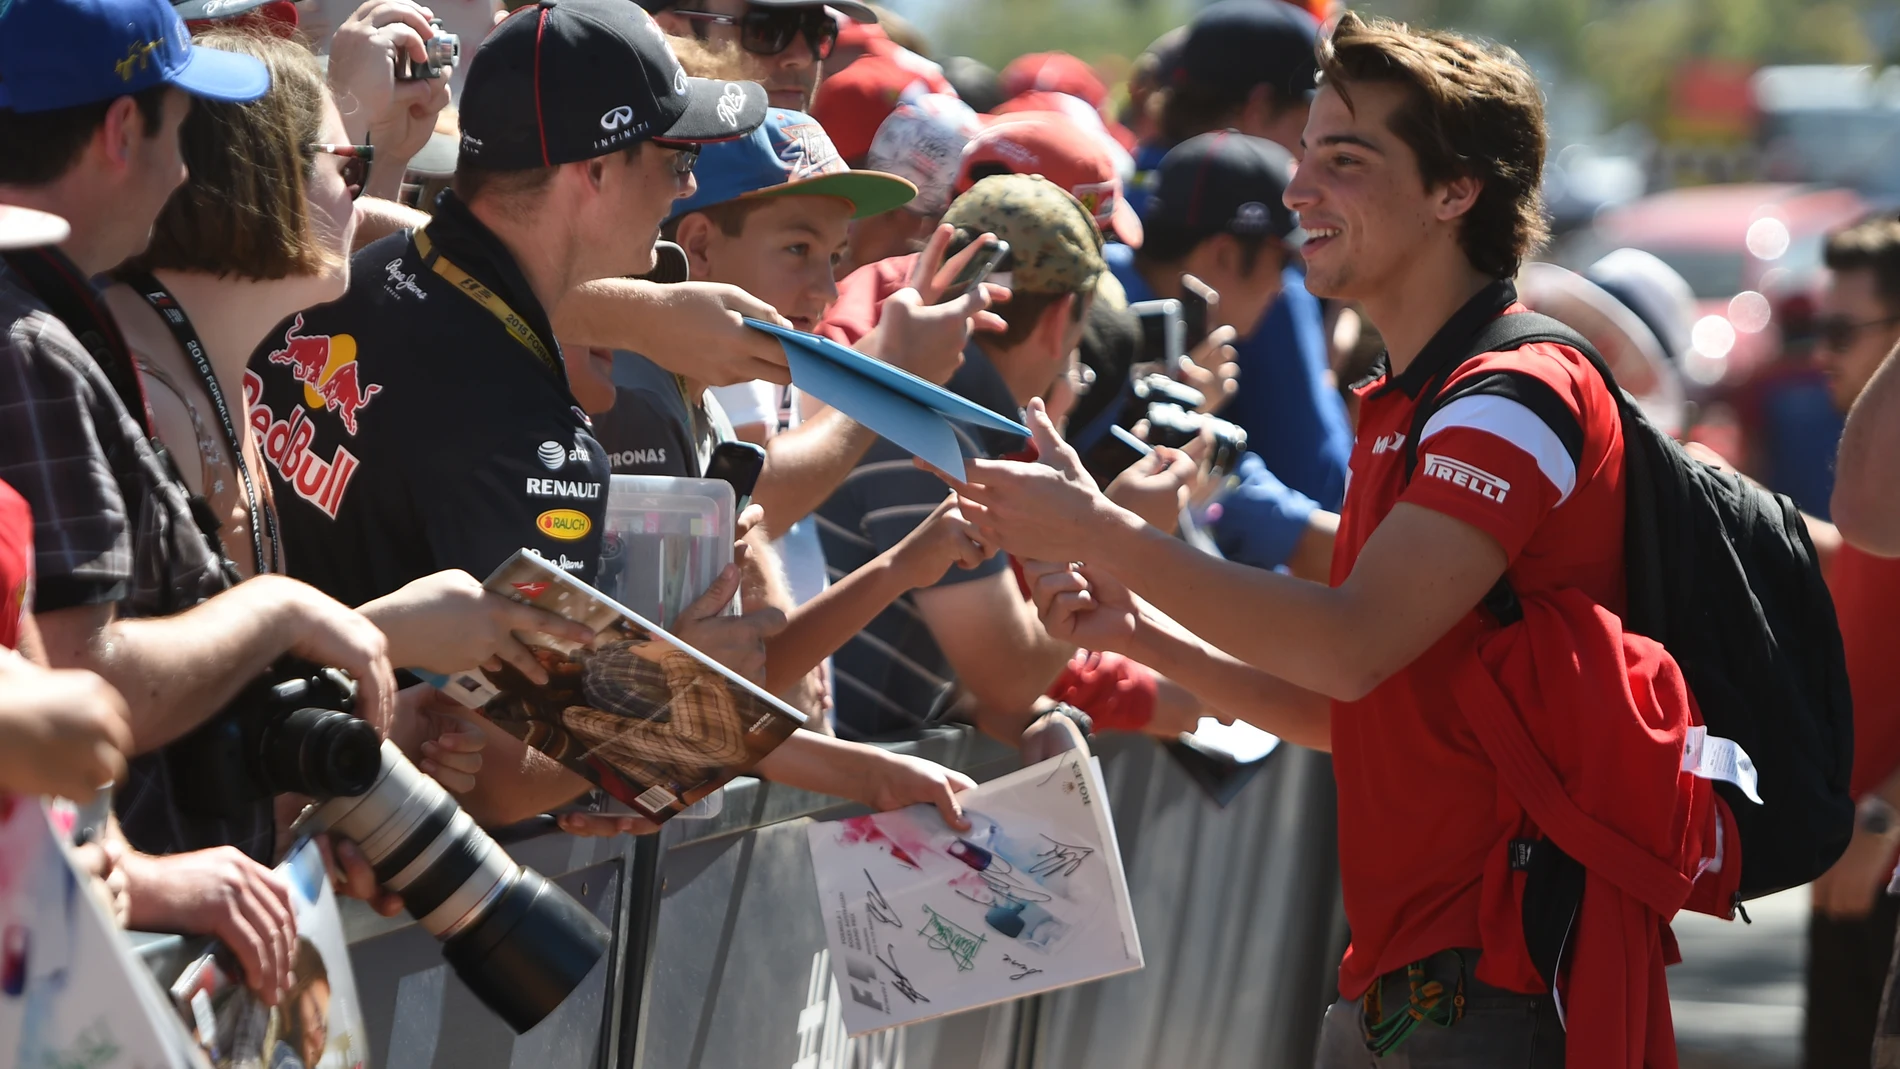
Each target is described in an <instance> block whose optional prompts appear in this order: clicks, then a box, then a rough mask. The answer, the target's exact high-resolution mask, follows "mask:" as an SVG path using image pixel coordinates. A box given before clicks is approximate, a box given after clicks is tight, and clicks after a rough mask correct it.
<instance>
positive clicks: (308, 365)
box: [266, 312, 383, 438]
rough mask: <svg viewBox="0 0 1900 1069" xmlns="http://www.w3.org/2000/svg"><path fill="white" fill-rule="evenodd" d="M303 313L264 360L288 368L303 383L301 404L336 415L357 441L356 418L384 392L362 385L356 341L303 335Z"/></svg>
mask: <svg viewBox="0 0 1900 1069" xmlns="http://www.w3.org/2000/svg"><path fill="white" fill-rule="evenodd" d="M302 330H303V313H302V312H299V313H297V318H296V319H294V320H292V321H291V324H290V327H289V329H287V330H285V331H284V344H283V347H282V348H280V349H273V350H272V351H271V352H270V354H269V355H268V356H267V357H266V359H268V360H269V361H270V362H271V363H273V364H282V365H284V366H286V367H288V368H290V377H291V378H293V379H296V380H297V381H298V382H301V383H303V384H304V385H303V401H304V404H306V405H308V406H310V407H311V408H312V409H327V410H329V411H331V412H335V413H336V415H337V419H339V420H341V421H342V423H343V429H344V430H345V431H346V432H348V433H349V435H350V437H352V438H354V437H356V414H357V413H358V412H361V411H362V410H363V408H364V406H366V405H368V404H369V401H370V398H372V397H375V396H376V395H377V394H379V393H381V392H382V390H383V388H382V387H381V386H378V385H376V384H374V383H367V384H366V383H364V382H363V381H362V379H361V378H360V377H359V374H360V373H359V372H358V370H357V368H358V364H357V362H356V339H355V338H353V337H351V336H350V335H348V334H303V333H301V332H302Z"/></svg>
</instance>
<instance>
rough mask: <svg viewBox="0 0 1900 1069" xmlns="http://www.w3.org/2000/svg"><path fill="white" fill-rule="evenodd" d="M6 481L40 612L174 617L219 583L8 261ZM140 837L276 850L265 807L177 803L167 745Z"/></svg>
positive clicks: (1, 297) (3, 287)
mask: <svg viewBox="0 0 1900 1069" xmlns="http://www.w3.org/2000/svg"><path fill="white" fill-rule="evenodd" d="M0 480H4V481H6V482H7V483H10V484H11V485H12V486H13V488H14V489H15V490H17V491H19V493H20V496H21V497H24V498H25V499H26V500H27V503H28V505H30V506H31V507H32V509H33V544H34V566H35V569H36V571H37V573H38V574H37V577H36V586H35V589H34V598H33V611H34V612H36V613H45V612H54V611H57V610H60V609H69V608H74V607H77V606H83V605H104V604H114V605H116V606H117V611H118V615H120V616H122V617H149V616H169V615H172V614H175V613H179V612H183V611H184V610H186V609H188V608H190V607H192V606H193V605H196V604H198V603H199V602H201V601H203V600H205V599H206V598H208V597H211V596H212V595H214V594H216V593H218V592H219V591H221V590H223V589H224V588H225V586H226V583H227V580H226V577H225V576H224V574H223V571H222V562H221V558H220V556H219V554H218V551H217V550H216V549H214V547H213V546H212V545H211V544H210V542H209V541H208V540H207V539H206V537H205V535H204V532H203V531H201V530H200V529H199V527H198V525H197V522H196V521H195V520H194V519H193V517H192V513H191V503H190V498H189V496H188V494H187V491H186V489H185V487H184V486H183V485H182V484H180V483H179V482H178V480H177V479H176V478H174V477H173V476H172V474H171V473H170V471H169V469H168V467H167V465H166V463H165V462H164V461H163V460H161V459H160V457H159V454H158V453H157V451H156V450H155V449H154V447H153V445H152V443H151V442H150V441H149V440H148V439H147V438H146V437H145V435H144V433H143V431H142V430H141V428H140V426H139V424H138V423H137V421H135V420H134V419H133V418H132V417H131V415H130V414H128V413H127V411H126V408H125V404H124V403H123V402H122V401H121V400H120V399H119V395H118V393H117V392H115V391H114V390H113V388H112V383H111V381H110V380H109V379H108V378H107V377H106V374H105V371H104V370H103V369H102V368H100V366H99V364H98V361H96V360H94V359H93V357H92V354H91V353H89V352H88V351H87V350H86V348H85V346H83V345H81V344H80V342H79V340H78V339H77V338H76V337H75V336H74V335H73V332H72V331H71V330H69V329H68V328H67V326H66V324H64V323H61V322H60V321H59V320H58V319H55V318H54V317H53V316H52V315H51V314H50V313H49V312H48V311H47V309H46V306H45V305H44V304H42V303H41V302H40V300H39V299H38V298H37V297H35V296H34V295H33V294H32V293H30V292H29V291H28V290H27V289H26V288H25V287H24V286H23V285H22V284H21V282H20V280H19V279H17V278H16V277H14V275H13V274H12V273H11V272H10V271H9V270H8V269H7V267H6V265H5V264H4V263H3V262H0ZM116 802H117V809H118V811H119V816H120V820H121V821H122V822H123V823H124V825H125V832H126V836H127V838H128V839H130V840H131V842H132V844H133V845H134V846H136V847H138V848H139V849H141V850H146V851H148V852H152V853H172V852H177V851H181V850H194V849H198V848H201V847H207V846H216V845H221V844H226V843H228V844H231V845H234V846H237V847H238V848H239V849H241V850H244V851H245V852H246V853H249V854H252V856H254V857H258V858H260V859H268V856H269V853H270V850H271V839H272V820H271V814H270V808H269V806H268V805H267V804H266V805H263V806H261V807H259V810H258V812H256V813H253V814H249V815H247V816H246V817H245V818H242V819H237V820H230V819H225V820H211V819H199V818H193V817H188V816H186V815H184V814H181V813H179V812H178V811H177V808H176V806H175V805H173V804H172V802H171V788H170V773H169V769H168V767H167V762H166V760H165V755H164V751H162V750H161V751H159V752H157V753H152V754H145V755H143V756H140V757H137V758H134V759H133V761H132V769H131V774H130V775H129V776H128V777H127V782H126V783H125V784H123V785H122V786H121V787H120V789H119V792H118V796H117V799H116Z"/></svg>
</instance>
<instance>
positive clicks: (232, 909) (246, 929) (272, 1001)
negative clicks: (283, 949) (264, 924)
mask: <svg viewBox="0 0 1900 1069" xmlns="http://www.w3.org/2000/svg"><path fill="white" fill-rule="evenodd" d="M211 934H213V935H215V936H217V937H218V938H219V939H221V940H223V941H224V945H225V946H227V947H229V948H230V949H231V953H233V954H235V955H237V959H238V964H239V965H241V966H243V968H244V980H245V982H246V984H247V985H248V986H249V987H250V989H251V990H252V991H255V992H256V993H257V997H258V998H259V999H260V1000H262V1001H263V1003H264V1005H266V1006H275V1005H277V996H278V994H279V992H281V991H282V990H283V983H284V976H283V973H281V972H277V971H273V969H272V967H271V962H270V955H269V953H268V952H267V951H266V949H265V946H264V939H263V937H262V936H260V935H259V934H258V933H257V928H256V927H255V926H253V925H252V924H251V921H250V919H249V918H248V917H246V916H245V915H244V907H243V905H242V904H241V902H240V899H239V897H238V896H236V895H232V896H229V897H227V898H226V899H225V901H223V902H221V903H219V905H218V909H217V916H216V917H215V918H213V921H212V929H211Z"/></svg>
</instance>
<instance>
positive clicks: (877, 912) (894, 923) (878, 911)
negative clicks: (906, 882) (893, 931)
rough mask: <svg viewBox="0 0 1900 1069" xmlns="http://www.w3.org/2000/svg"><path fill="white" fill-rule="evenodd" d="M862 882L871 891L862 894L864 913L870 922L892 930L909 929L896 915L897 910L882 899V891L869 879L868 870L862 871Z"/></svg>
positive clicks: (869, 872)
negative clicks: (867, 915) (887, 926)
mask: <svg viewBox="0 0 1900 1069" xmlns="http://www.w3.org/2000/svg"><path fill="white" fill-rule="evenodd" d="M864 881H865V882H866V883H868V884H870V885H871V889H870V890H869V891H866V892H865V893H864V912H865V913H867V914H869V915H870V918H871V922H872V923H873V924H888V925H890V926H891V927H893V928H907V927H909V925H907V924H905V923H904V921H903V918H901V917H899V916H898V915H897V910H896V909H893V908H892V907H891V900H890V899H888V898H885V897H884V892H883V891H880V890H878V886H877V881H876V880H874V879H872V878H871V870H870V869H865V870H864Z"/></svg>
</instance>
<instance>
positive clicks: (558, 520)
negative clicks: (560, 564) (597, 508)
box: [534, 509, 594, 542]
mask: <svg viewBox="0 0 1900 1069" xmlns="http://www.w3.org/2000/svg"><path fill="white" fill-rule="evenodd" d="M534 525H535V526H536V527H539V528H540V529H541V533H542V534H544V535H547V536H548V537H549V538H558V539H560V540H561V541H563V542H573V541H575V540H577V539H581V538H586V537H587V532H589V531H591V530H593V529H594V521H592V520H590V519H588V518H587V514H586V513H585V512H576V511H574V510H573V509H549V510H548V511H546V512H543V513H542V514H541V515H539V516H536V517H535V518H534Z"/></svg>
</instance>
